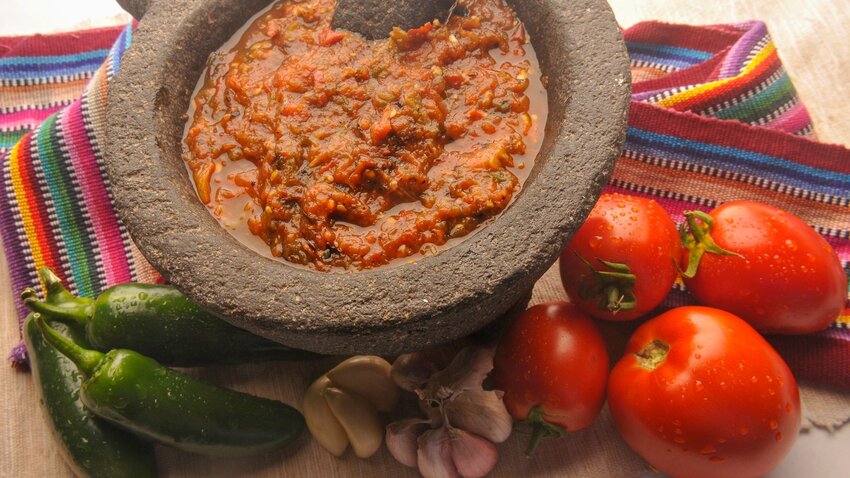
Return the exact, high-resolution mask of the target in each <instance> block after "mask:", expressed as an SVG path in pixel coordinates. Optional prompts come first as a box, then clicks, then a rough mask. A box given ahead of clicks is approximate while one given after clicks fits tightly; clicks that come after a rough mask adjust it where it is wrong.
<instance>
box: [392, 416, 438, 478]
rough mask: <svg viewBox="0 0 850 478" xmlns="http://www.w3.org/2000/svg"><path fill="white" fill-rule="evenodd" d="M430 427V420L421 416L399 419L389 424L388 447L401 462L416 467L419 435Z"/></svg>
mask: <svg viewBox="0 0 850 478" xmlns="http://www.w3.org/2000/svg"><path fill="white" fill-rule="evenodd" d="M426 429H428V421H427V420H422V419H420V418H410V419H407V420H399V421H397V422H392V423H390V424H389V425H387V449H388V450H389V451H390V454H391V455H392V456H393V458H395V459H396V460H397V461H398V462H399V463H401V464H402V465H404V466H409V467H416V459H417V458H416V449H417V448H418V446H419V444H418V443H417V441H416V440H417V439H418V438H419V435H421V434H422V432H424V431H425V430H426Z"/></svg>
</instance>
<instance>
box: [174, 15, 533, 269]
mask: <svg viewBox="0 0 850 478" xmlns="http://www.w3.org/2000/svg"><path fill="white" fill-rule="evenodd" d="M460 4H461V6H462V7H463V8H462V9H461V10H457V11H456V13H455V14H454V15H452V17H451V18H450V19H448V21H446V22H441V21H439V20H434V21H433V22H431V23H427V24H425V25H423V26H421V27H418V28H415V29H412V30H408V31H404V30H400V29H398V28H396V29H394V30H393V31H392V33H391V34H390V35H389V38H386V39H382V40H377V41H369V40H366V39H364V38H363V37H361V36H359V35H357V34H355V33H352V32H348V31H343V30H333V29H332V28H331V20H332V18H333V13H334V9H335V6H336V2H335V1H334V0H301V1H296V0H289V1H283V2H278V3H276V4H274V5H273V6H272V7H271V8H270V9H269V10H268V11H266V12H264V13H263V14H261V15H260V16H259V17H257V19H256V20H254V21H253V23H251V24H249V25H248V26H247V28H246V29H244V30H243V31H241V32H240V33H237V35H236V36H234V40H232V41H231V42H230V43H229V45H225V47H223V48H222V49H221V50H219V51H217V52H215V53H213V54H212V55H211V56H210V60H209V62H208V66H207V69H206V71H205V73H204V76H203V78H202V79H201V83H200V84H199V87H198V90H197V91H196V93H195V96H194V97H193V102H192V106H191V109H190V111H189V114H188V118H189V119H188V124H187V128H186V133H185V138H184V153H183V158H184V160H185V161H186V164H187V166H188V168H189V171H190V173H191V176H192V178H193V181H194V184H195V187H196V190H197V192H198V196H199V197H200V199H201V201H203V202H204V203H205V204H206V205H207V206H208V207H209V209H210V210H211V212H212V213H213V215H214V216H216V217H217V218H218V220H219V222H220V223H221V224H222V225H223V226H225V227H226V228H228V229H230V230H231V232H232V233H233V234H234V235H236V236H237V237H238V238H239V239H240V240H242V241H243V242H245V243H246V244H249V245H251V246H252V248H254V249H255V250H258V248H257V247H256V246H257V244H261V245H262V247H261V248H263V249H265V253H266V254H267V255H270V256H272V257H276V258H282V259H284V260H286V261H288V262H291V263H295V264H301V265H305V266H308V267H310V268H312V269H315V270H320V271H328V270H335V269H348V270H362V269H367V268H372V267H377V266H381V265H384V264H388V263H390V262H392V261H393V260H395V259H399V258H411V256H413V255H415V254H418V255H427V254H433V253H435V252H436V251H437V248H438V247H439V246H444V245H446V243H447V242H448V243H449V245H451V244H453V242H450V241H452V240H453V239H454V238H462V237H464V236H467V235H468V234H470V233H471V232H473V231H474V230H475V229H476V228H477V227H478V226H480V225H481V224H482V223H484V222H486V221H487V220H488V219H490V218H493V217H494V216H496V215H498V214H499V213H500V212H502V211H503V210H504V209H505V208H506V207H508V205H509V204H510V203H511V201H512V200H513V198H514V197H515V196H516V194H517V193H518V192H519V190H520V188H521V183H522V180H523V179H524V178H525V176H526V175H527V172H528V169H530V167H531V165H532V163H533V160H534V156H535V155H536V154H537V151H538V150H539V142H540V140H541V138H540V136H541V135H542V125H543V124H545V115H546V109H545V108H546V93H545V89H544V87H543V84H542V77H541V74H540V71H539V67H538V65H537V60H536V57H535V56H534V51H533V49H532V48H531V45H530V43H529V42H528V39H527V37H526V33H525V30H524V28H523V25H522V23H521V22H520V21H519V20H518V19H517V17H516V15H515V14H514V12H513V11H512V10H511V9H510V8H509V7H508V6H507V5H506V4H505V3H504V0H467V1H462V2H460ZM458 12H459V13H458ZM257 238H259V239H260V240H261V242H258V241H257Z"/></svg>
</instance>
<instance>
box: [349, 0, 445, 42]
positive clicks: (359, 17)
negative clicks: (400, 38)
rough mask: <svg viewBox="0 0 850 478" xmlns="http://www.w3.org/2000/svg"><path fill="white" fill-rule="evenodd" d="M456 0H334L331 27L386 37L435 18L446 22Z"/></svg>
mask: <svg viewBox="0 0 850 478" xmlns="http://www.w3.org/2000/svg"><path fill="white" fill-rule="evenodd" d="M455 1H456V0H424V1H423V0H395V1H391V2H388V1H386V0H337V8H336V12H335V13H334V21H333V27H334V28H342V29H345V30H350V31H353V32H357V33H360V34H361V35H363V36H364V37H366V38H369V39H372V40H376V39H379V38H386V37H387V35H388V34H389V33H390V32H391V31H392V29H393V27H394V26H399V27H401V28H402V29H405V30H409V29H411V28H416V27H418V26H422V25H424V24H425V23H428V22H430V21H431V20H433V19H435V18H439V19H440V20H445V19H446V17H447V16H448V11H449V8H451V6H452V5H453V4H454V3H455Z"/></svg>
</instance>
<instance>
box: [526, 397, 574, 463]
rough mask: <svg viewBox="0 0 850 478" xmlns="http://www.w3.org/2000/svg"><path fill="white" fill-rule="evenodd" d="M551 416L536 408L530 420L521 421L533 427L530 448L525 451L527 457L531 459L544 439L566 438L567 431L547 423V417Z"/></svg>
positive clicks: (532, 410)
mask: <svg viewBox="0 0 850 478" xmlns="http://www.w3.org/2000/svg"><path fill="white" fill-rule="evenodd" d="M547 416H551V415H549V414H548V413H546V412H545V411H544V410H543V408H542V407H539V406H537V407H534V408H532V409H531V411H530V412H528V418H526V419H525V420H523V421H521V422H520V424H523V425H529V426H531V440H529V442H528V448H526V449H525V456H527V457H531V455H532V454H534V450H536V449H537V445H539V444H540V441H541V440H543V439H544V438H561V437H563V436H566V434H567V430H566V429H565V428H564V427H562V426H561V425H557V424H555V423H552V422H548V421H546V417H547Z"/></svg>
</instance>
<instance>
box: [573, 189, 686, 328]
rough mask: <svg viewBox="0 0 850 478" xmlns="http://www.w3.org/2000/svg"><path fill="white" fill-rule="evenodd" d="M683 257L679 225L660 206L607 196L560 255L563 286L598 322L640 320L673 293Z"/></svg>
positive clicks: (639, 200) (633, 197) (580, 306)
mask: <svg viewBox="0 0 850 478" xmlns="http://www.w3.org/2000/svg"><path fill="white" fill-rule="evenodd" d="M680 251H681V244H680V241H679V234H678V232H677V231H676V224H675V223H674V222H673V220H672V219H670V216H669V215H668V214H667V211H665V210H664V209H663V208H662V207H661V206H659V205H658V203H657V202H655V201H653V200H651V199H645V198H641V197H637V196H626V195H623V194H603V195H602V197H601V198H599V202H597V203H596V206H595V207H594V208H593V211H591V213H590V216H589V217H588V218H587V221H585V223H584V225H582V226H581V228H580V229H579V230H578V232H576V234H575V236H573V238H572V240H571V241H570V243H569V244H568V245H567V247H566V249H564V252H563V253H562V254H561V264H560V267H561V281H562V282H563V284H564V289H565V290H566V291H567V295H569V296H570V301H571V302H573V303H575V304H577V305H578V306H579V308H581V310H583V311H585V312H587V313H588V314H590V315H592V316H593V317H596V318H599V319H608V320H630V319H635V318H638V317H640V316H641V315H644V314H646V313H647V312H650V311H651V310H653V309H654V308H655V307H657V306H658V304H660V303H661V301H662V300H664V297H666V296H667V293H668V292H670V288H671V287H672V286H673V283H674V282H675V281H676V276H677V275H678V270H677V264H678V262H679V257H680V255H681V252H680Z"/></svg>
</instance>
